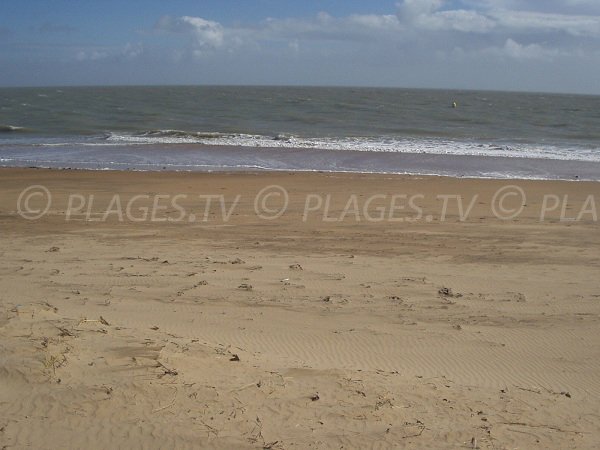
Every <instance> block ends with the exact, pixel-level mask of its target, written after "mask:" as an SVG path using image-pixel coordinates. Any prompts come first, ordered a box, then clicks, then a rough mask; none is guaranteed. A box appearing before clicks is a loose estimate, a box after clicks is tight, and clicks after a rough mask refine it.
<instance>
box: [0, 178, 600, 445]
mask: <svg viewBox="0 0 600 450" xmlns="http://www.w3.org/2000/svg"><path fill="white" fill-rule="evenodd" d="M599 208H600V183H594V182H575V181H574V182H563V181H520V180H481V179H454V178H444V177H416V176H415V177H407V176H386V175H358V174H335V173H285V172H262V173H241V172H240V173H176V172H154V173H152V172H117V171H76V170H43V169H0V231H1V233H0V241H1V245H0V255H1V259H0V405H1V407H0V448H7V449H8V448H11V449H12V448H56V449H64V448H84V447H85V448H107V447H111V448H150V447H152V448H199V447H201V448H214V449H217V448H223V449H230V448H240V449H241V448H248V449H257V448H258V449H292V448H297V449H306V448H336V449H339V448H345V449H348V448H360V449H364V448H376V449H387V448H423V449H425V448H437V449H457V448H472V449H473V448H480V449H531V448H549V449H567V448H569V449H575V448H577V449H594V448H600V277H599V276H598V275H599V274H600V252H599V249H600V232H599V231H600V227H599V223H598V218H597V216H598V209H599ZM38 216H39V217H38Z"/></svg>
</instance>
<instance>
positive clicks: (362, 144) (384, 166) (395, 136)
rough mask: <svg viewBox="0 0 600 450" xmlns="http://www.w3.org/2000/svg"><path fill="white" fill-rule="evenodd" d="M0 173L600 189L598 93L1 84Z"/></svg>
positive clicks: (599, 103) (599, 102) (599, 100)
mask: <svg viewBox="0 0 600 450" xmlns="http://www.w3.org/2000/svg"><path fill="white" fill-rule="evenodd" d="M0 165H1V166H35V167H62V168H65V167H71V168H88V169H131V170H201V171H215V170H255V169H266V170H310V171H343V172H370V173H371V172H373V173H412V174H432V175H448V176H459V177H463V176H464V177H490V178H539V179H580V180H600V97H598V96H582V95H554V94H538V93H506V92H478V91H448V90H411V89H388V88H385V89H384V88H381V89H380V88H328V87H231V86H230V87H225V86H223V87H218V86H196V87H194V86H178V87H175V86H162V87H160V86H157V87H70V88H67V87H64V88H10V89H8V88H3V89H0Z"/></svg>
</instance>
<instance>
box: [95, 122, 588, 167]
mask: <svg viewBox="0 0 600 450" xmlns="http://www.w3.org/2000/svg"><path fill="white" fill-rule="evenodd" d="M165 133H166V134H164V135H160V134H158V133H157V134H144V135H126V134H110V135H109V136H108V137H107V138H106V140H105V141H104V142H105V145H107V144H121V145H123V144H124V145H145V144H200V145H211V146H235V147H256V148H290V149H293V148H301V149H322V150H339V151H343V150H353V151H361V152H392V153H417V154H432V155H466V156H488V157H489V156H496V157H505V158H541V159H555V160H564V161H590V162H600V149H599V148H580V147H559V146H555V145H533V144H518V145H515V144H512V145H510V146H509V145H502V146H499V145H495V144H481V143H479V142H468V141H453V140H443V139H409V138H406V139H398V138H385V137H378V138H373V137H347V138H318V139H317V138H297V137H293V136H287V135H285V136H284V135H278V136H276V137H275V138H273V137H268V136H261V135H251V134H230V135H226V134H219V133H198V134H197V135H195V134H182V135H178V134H170V133H172V131H170V130H165ZM209 135H210V136H211V137H206V136H209ZM85 145H98V144H91V143H86V144H85Z"/></svg>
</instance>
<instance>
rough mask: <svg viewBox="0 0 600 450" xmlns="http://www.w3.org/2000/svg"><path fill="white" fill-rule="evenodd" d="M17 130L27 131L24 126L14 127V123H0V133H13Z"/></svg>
mask: <svg viewBox="0 0 600 450" xmlns="http://www.w3.org/2000/svg"><path fill="white" fill-rule="evenodd" d="M17 131H27V129H26V128H25V127H16V126H14V125H0V133H14V132H17Z"/></svg>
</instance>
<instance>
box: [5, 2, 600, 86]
mask: <svg viewBox="0 0 600 450" xmlns="http://www.w3.org/2000/svg"><path fill="white" fill-rule="evenodd" d="M138 84H145V85H147V84H150V85H162V84H225V85H229V84H236V85H237V84H241V85H336V86H392V87H415V88H452V89H491V90H516V91H548V92H570V93H588V94H600V0H479V1H475V0H399V1H383V0H372V1H356V0H296V1H287V0H238V1H233V0H196V1H192V0H170V1H165V0H144V1H141V0H118V1H117V0H102V1H99V0H2V8H1V11H0V86H50V85H61V86H65V85H138Z"/></svg>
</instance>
